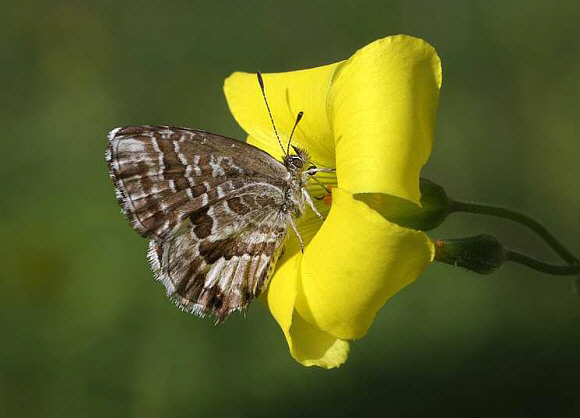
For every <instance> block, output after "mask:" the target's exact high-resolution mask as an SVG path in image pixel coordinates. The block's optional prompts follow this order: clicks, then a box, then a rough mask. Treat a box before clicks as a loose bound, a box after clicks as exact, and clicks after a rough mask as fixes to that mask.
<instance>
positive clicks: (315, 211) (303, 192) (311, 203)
mask: <svg viewBox="0 0 580 418" xmlns="http://www.w3.org/2000/svg"><path fill="white" fill-rule="evenodd" d="M302 196H304V200H306V202H308V204H309V205H310V207H311V208H312V211H313V212H314V213H316V215H317V216H318V217H319V218H320V219H322V220H323V221H324V219H326V218H325V217H324V216H323V215H322V214H321V213H320V212H319V211H318V209H316V206H314V202H313V201H312V199H311V198H310V194H309V193H308V191H307V190H306V188H305V187H303V188H302Z"/></svg>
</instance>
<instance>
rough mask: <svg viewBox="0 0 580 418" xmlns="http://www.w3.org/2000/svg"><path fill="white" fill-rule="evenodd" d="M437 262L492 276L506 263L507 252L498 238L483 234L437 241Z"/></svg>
mask: <svg viewBox="0 0 580 418" xmlns="http://www.w3.org/2000/svg"><path fill="white" fill-rule="evenodd" d="M435 260H437V261H440V262H442V263H446V264H451V265H453V266H458V267H463V268H466V269H467V270H470V271H473V272H475V273H479V274H490V273H493V272H495V271H496V270H498V269H499V268H500V267H501V266H502V265H503V263H504V262H505V261H506V251H505V248H504V246H503V245H502V243H501V242H499V241H498V240H497V238H495V237H494V236H492V235H485V234H482V235H476V236H473V237H465V238H458V239H446V240H437V241H435Z"/></svg>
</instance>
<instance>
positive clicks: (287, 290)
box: [265, 252, 349, 369]
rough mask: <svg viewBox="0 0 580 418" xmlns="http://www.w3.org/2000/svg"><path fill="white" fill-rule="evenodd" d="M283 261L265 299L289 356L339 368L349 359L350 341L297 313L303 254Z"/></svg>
mask: <svg viewBox="0 0 580 418" xmlns="http://www.w3.org/2000/svg"><path fill="white" fill-rule="evenodd" d="M284 258H285V259H281V260H280V262H279V263H278V264H279V265H278V268H277V271H276V273H275V274H274V277H272V280H271V281H270V284H269V286H268V289H267V291H266V294H265V299H266V303H267V305H268V308H269V309H270V312H271V313H272V316H273V317H274V319H276V321H277V322H278V325H280V328H282V331H283V332H284V336H285V337H286V341H287V343H288V348H289V350H290V354H291V355H292V357H293V358H294V359H295V360H296V361H298V362H300V363H301V364H303V365H304V366H320V367H325V368H328V369H330V368H333V367H338V366H339V365H341V364H342V363H344V362H345V361H346V359H347V357H348V350H349V348H348V342H346V341H343V340H340V339H338V338H335V337H333V336H332V335H330V334H328V333H326V332H324V331H321V330H319V329H317V328H316V327H313V326H312V325H310V324H309V323H307V322H306V321H304V319H302V318H301V317H300V315H299V314H298V313H297V312H296V311H295V310H294V304H295V301H296V281H297V272H298V266H299V264H300V260H301V259H302V253H301V252H298V253H294V255H293V256H291V257H289V258H286V257H284ZM280 264H281V265H280Z"/></svg>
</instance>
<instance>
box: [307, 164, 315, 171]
mask: <svg viewBox="0 0 580 418" xmlns="http://www.w3.org/2000/svg"><path fill="white" fill-rule="evenodd" d="M310 170H316V166H315V165H311V166H310V167H308V171H310Z"/></svg>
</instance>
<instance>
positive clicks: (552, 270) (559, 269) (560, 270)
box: [505, 249, 580, 276]
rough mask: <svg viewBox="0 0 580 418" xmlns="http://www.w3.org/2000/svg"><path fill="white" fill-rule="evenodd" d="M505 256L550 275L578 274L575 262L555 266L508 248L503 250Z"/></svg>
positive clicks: (509, 259)
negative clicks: (573, 263) (568, 264)
mask: <svg viewBox="0 0 580 418" xmlns="http://www.w3.org/2000/svg"><path fill="white" fill-rule="evenodd" d="M505 256H506V261H511V262H513V263H518V264H523V265H524V266H526V267H529V268H531V269H534V270H536V271H540V272H542V273H546V274H551V275H552V276H574V275H576V274H580V266H579V265H577V264H576V265H571V266H556V265H554V264H548V263H544V262H542V261H539V260H536V259H535V258H532V257H530V256H527V255H525V254H522V253H518V252H517V251H512V250H508V249H506V250H505Z"/></svg>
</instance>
